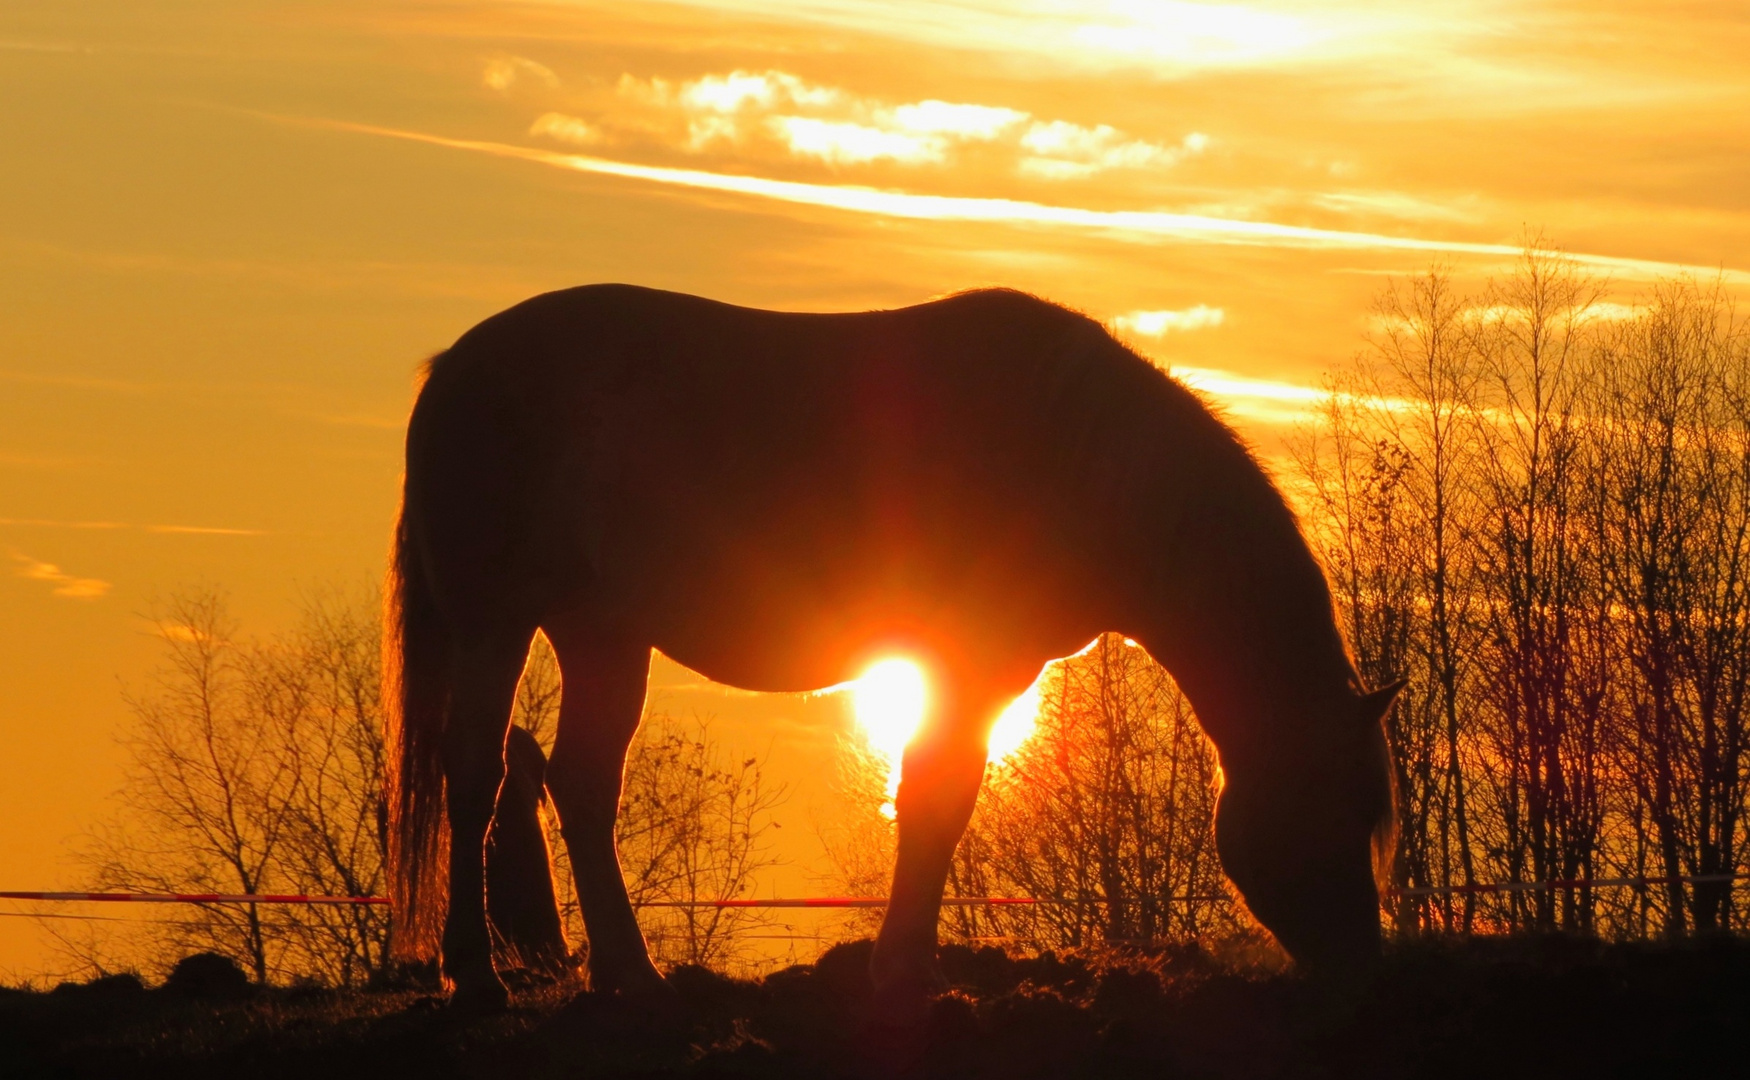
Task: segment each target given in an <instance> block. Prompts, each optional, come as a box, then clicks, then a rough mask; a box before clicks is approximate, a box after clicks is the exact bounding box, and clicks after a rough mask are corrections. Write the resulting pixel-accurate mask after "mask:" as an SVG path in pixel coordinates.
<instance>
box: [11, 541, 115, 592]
mask: <svg viewBox="0 0 1750 1080" xmlns="http://www.w3.org/2000/svg"><path fill="white" fill-rule="evenodd" d="M10 554H11V556H12V560H13V562H15V563H17V564H18V565H17V567H16V570H15V572H16V573H17V575H18V576H19V577H21V578H28V579H30V580H31V581H41V582H46V583H47V584H48V585H49V586H50V591H51V592H53V593H54V594H55V595H56V596H65V597H67V598H68V599H71V600H95V599H97V598H98V597H100V596H102V595H103V594H104V593H107V592H108V591H109V589H110V584H109V582H107V581H104V580H102V579H100V578H85V577H75V576H74V575H72V574H69V573H67V572H66V571H64V570H62V569H61V568H60V567H58V566H56V565H55V564H54V563H47V562H43V561H42V560H40V559H33V558H31V557H30V556H29V555H26V554H24V553H23V552H22V551H17V550H14V551H12V552H10Z"/></svg>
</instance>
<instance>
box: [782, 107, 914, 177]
mask: <svg viewBox="0 0 1750 1080" xmlns="http://www.w3.org/2000/svg"><path fill="white" fill-rule="evenodd" d="M771 126H772V130H773V131H775V132H777V134H778V136H779V137H780V138H782V139H783V140H784V143H785V144H786V145H787V146H788V147H789V148H790V152H791V153H793V154H796V155H798V156H801V157H813V158H819V159H820V160H822V161H825V162H828V163H829V164H833V165H859V164H862V163H863V162H866V161H879V160H881V159H887V160H890V161H897V162H900V163H901V164H905V165H917V164H921V163H923V162H926V161H941V160H942V158H943V156H944V154H945V153H946V150H947V147H946V144H945V143H944V141H943V140H941V139H937V138H931V137H929V136H927V135H926V136H920V135H913V134H911V133H910V132H905V131H885V130H883V129H881V128H877V127H868V126H866V125H864V124H853V123H847V122H840V121H833V120H816V119H813V118H811V117H806V116H774V117H772V119H771Z"/></svg>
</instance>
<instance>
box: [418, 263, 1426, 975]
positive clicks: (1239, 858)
mask: <svg viewBox="0 0 1750 1080" xmlns="http://www.w3.org/2000/svg"><path fill="white" fill-rule="evenodd" d="M406 451H407V459H406V472H405V477H404V484H403V492H402V504H401V510H400V518H399V522H398V524H397V526H396V530H395V535H394V544H393V547H394V551H393V559H392V567H391V570H390V576H389V582H388V595H389V598H390V610H389V612H388V619H387V630H386V651H385V655H386V669H387V675H388V679H389V681H388V690H389V692H388V697H389V699H390V701H389V706H388V710H387V711H388V712H389V714H390V719H391V722H390V733H391V737H392V744H391V745H392V747H393V749H392V754H393V757H392V762H391V772H392V777H391V787H392V792H391V800H390V801H391V817H392V822H391V846H392V855H391V862H392V878H393V893H392V896H393V899H394V903H395V909H394V910H395V912H396V924H395V938H394V940H395V943H396V949H397V950H398V952H399V953H401V954H402V955H406V956H423V957H430V956H431V954H432V953H433V952H441V957H442V970H443V972H444V974H445V976H446V978H447V979H448V980H449V981H450V984H451V986H452V987H453V991H452V998H451V1001H452V1004H455V1005H457V1006H461V1005H468V1006H470V1007H482V1008H496V1007H500V1006H502V1005H503V1004H504V1003H505V1001H506V991H505V988H504V985H503V983H502V982H501V981H500V979H499V978H498V976H497V974H496V973H495V972H494V970H493V966H492V958H491V948H490V943H489V939H488V931H487V924H486V913H485V910H484V907H483V888H482V868H481V867H482V857H481V851H482V841H483V838H484V837H485V835H486V831H487V828H488V826H489V824H490V822H491V820H492V817H493V808H494V800H495V798H496V796H497V792H498V789H499V786H500V783H501V781H502V779H503V777H504V768H505V767H504V744H505V732H506V729H507V727H508V725H509V717H510V712H511V703H512V698H513V696H514V694H515V691H516V686H517V680H518V677H519V674H520V672H521V670H522V667H523V664H524V660H525V656H526V654H527V651H528V648H529V645H530V642H531V640H532V638H533V636H534V634H535V633H536V632H537V630H539V631H541V632H543V633H545V634H546V636H547V638H548V639H549V641H550V642H551V644H552V646H553V649H554V651H555V652H556V654H557V656H558V661H559V666H560V673H561V678H562V703H561V707H560V717H559V725H558V733H557V736H556V741H555V744H554V746H553V750H552V754H551V759H550V762H549V764H548V769H547V775H546V781H547V787H548V790H549V792H550V793H551V796H552V799H553V802H554V804H555V806H556V808H557V810H558V814H559V821H560V828H561V832H562V835H563V836H564V839H565V843H566V847H567V849H568V850H569V852H570V857H571V862H572V866H573V869H574V872H575V874H576V886H577V899H578V903H579V905H580V907H581V909H582V915H583V921H584V926H585V931H586V933H587V935H588V939H589V961H588V975H589V979H590V985H591V986H592V987H593V988H595V989H597V990H600V991H604V992H610V993H617V994H623V995H631V996H634V997H639V996H644V995H650V996H653V997H654V996H656V995H661V994H662V993H663V992H664V991H665V990H666V986H665V984H664V982H663V979H662V976H661V975H660V974H659V973H658V972H657V970H656V969H655V967H654V966H653V965H652V963H651V961H650V958H649V956H648V953H647V951H646V947H645V942H644V939H643V937H642V935H641V934H640V932H639V928H638V923H637V920H636V918H635V917H634V913H633V909H632V905H631V903H630V901H629V900H628V897H627V892H626V887H625V883H624V881H623V880H622V878H621V873H620V867H619V864H618V859H617V855H616V851H615V846H614V822H615V814H616V810H617V806H618V799H619V794H620V783H621V772H622V769H623V763H624V759H625V754H626V751H627V747H628V745H629V743H630V740H631V739H632V737H633V734H634V732H635V731H636V729H637V727H638V724H639V720H640V717H641V715H642V711H643V705H644V700H645V695H646V683H647V679H648V672H649V666H650V657H651V650H652V649H660V650H661V651H662V652H663V653H665V654H667V655H668V656H669V657H671V658H672V659H674V660H676V661H678V662H679V663H681V664H684V665H685V666H687V667H689V668H691V669H693V670H695V671H697V672H700V673H702V674H704V675H706V676H708V677H709V678H711V679H713V680H715V681H718V682H721V683H727V684H730V685H732V686H736V687H741V688H744V689H749V690H756V691H798V690H808V689H813V688H817V687H823V686H827V685H830V684H836V683H839V682H842V681H844V680H846V679H847V678H850V677H852V676H854V675H855V674H856V673H858V672H859V671H860V670H861V669H862V668H863V666H864V665H866V664H868V663H869V662H871V661H873V660H875V659H877V658H881V657H885V656H890V655H893V654H896V653H897V654H903V655H905V656H908V657H910V658H913V659H914V660H916V661H917V662H918V663H919V665H920V666H921V667H922V668H923V669H924V671H925V673H926V675H927V677H928V680H929V683H930V686H931V688H932V689H931V696H930V703H929V706H928V713H927V716H926V718H925V720H924V722H923V724H922V725H921V727H920V729H919V732H918V734H917V735H915V736H914V738H913V740H912V742H911V744H910V745H909V746H907V747H906V748H905V751H904V753H903V757H902V762H901V768H902V776H903V780H902V782H901V784H900V787H899V791H898V794H897V797H896V799H895V815H896V819H897V821H896V827H897V830H898V837H897V854H896V859H895V865H894V871H893V878H892V887H891V893H890V897H889V903H888V906H887V909H886V914H885V917H884V919H883V921H882V923H881V928H880V931H879V933H878V935H877V938H876V943H875V947H874V950H873V953H872V959H871V968H870V971H871V978H872V980H873V985H874V987H875V989H876V992H877V995H878V998H877V1000H878V1001H885V1002H889V1003H892V1002H905V1001H917V1000H927V998H928V995H929V994H930V993H931V992H932V991H933V990H935V989H937V988H939V986H940V985H941V984H940V976H939V974H938V971H937V968H936V957H935V949H936V925H937V919H938V915H939V909H940V904H941V900H942V894H943V889H944V887H945V884H946V877H947V872H948V868H949V863H950V860H951V858H952V854H953V851H954V848H955V845H956V844H957V843H958V840H959V837H960V836H961V834H962V832H963V831H964V829H965V827H966V825H967V823H968V821H969V819H970V817H971V814H972V810H973V805H974V802H975V800H976V798H977V795H978V790H979V786H980V783H981V781H982V778H983V775H984V769H985V758H986V740H987V738H988V733H989V731H990V729H991V727H992V725H993V723H994V721H995V720H996V718H997V716H998V715H999V713H1000V712H1001V711H1002V709H1003V708H1004V707H1005V706H1006V705H1008V703H1009V702H1010V701H1011V700H1013V699H1014V698H1015V697H1016V696H1017V695H1019V694H1021V693H1023V692H1024V691H1025V690H1026V689H1027V688H1028V687H1029V686H1030V685H1031V684H1032V683H1033V681H1034V680H1035V678H1036V677H1037V676H1038V675H1039V674H1040V672H1041V671H1042V670H1043V667H1044V665H1045V664H1046V663H1048V662H1049V661H1050V660H1052V659H1054V658H1057V657H1063V656H1066V655H1069V654H1072V653H1074V652H1075V651H1076V650H1077V649H1079V648H1081V647H1082V646H1084V645H1085V644H1086V643H1087V642H1088V641H1089V640H1091V639H1093V638H1095V637H1096V636H1098V634H1100V633H1101V632H1104V631H1115V632H1120V633H1123V634H1124V635H1125V636H1127V637H1129V638H1131V639H1132V640H1134V641H1136V642H1138V643H1139V644H1141V645H1142V646H1143V647H1144V648H1145V649H1146V650H1147V651H1148V652H1149V653H1150V654H1151V655H1152V656H1153V657H1155V658H1156V659H1157V660H1158V661H1160V662H1161V663H1162V664H1164V665H1165V666H1166V668H1167V669H1168V670H1169V671H1170V673H1171V674H1172V675H1173V676H1174V678H1175V680H1176V681H1177V682H1178V684H1179V686H1180V687H1181V688H1182V690H1183V691H1184V693H1185V694H1186V695H1187V696H1188V698H1189V700H1190V702H1191V704H1192V706H1193V708H1194V710H1195V712H1196V715H1197V717H1198V720H1199V722H1200V723H1201V725H1202V726H1203V728H1204V730H1205V731H1206V733H1207V734H1208V735H1209V736H1210V738H1211V740H1212V741H1213V743H1214V745H1215V747H1216V749H1217V751H1218V753H1219V756H1220V762H1221V769H1222V774H1223V776H1224V782H1223V785H1222V788H1221V792H1220V795H1219V798H1218V802H1217V815H1216V847H1217V851H1218V854H1219V856H1220V859H1221V864H1222V867H1223V869H1224V871H1225V873H1226V874H1227V876H1228V878H1229V880H1230V881H1231V882H1232V883H1233V884H1234V886H1235V887H1236V888H1237V889H1238V891H1239V893H1240V895H1241V897H1242V898H1243V899H1244V901H1245V903H1246V905H1247V907H1248V908H1249V909H1250V911H1251V913H1252V914H1253V916H1254V917H1255V918H1256V919H1257V920H1258V921H1259V922H1260V923H1262V925H1263V926H1264V927H1265V928H1267V929H1268V930H1269V931H1270V932H1271V933H1273V934H1274V935H1275V937H1276V939H1277V941H1278V942H1279V943H1280V944H1281V945H1282V946H1283V947H1284V949H1285V950H1286V951H1287V953H1288V954H1289V955H1290V957H1292V958H1293V960H1294V961H1296V962H1297V963H1298V964H1300V965H1302V966H1304V967H1305V968H1306V969H1307V970H1308V971H1311V972H1313V973H1315V974H1318V973H1326V974H1332V975H1335V974H1338V973H1356V972H1364V971H1366V970H1369V969H1370V968H1371V967H1372V966H1373V965H1375V964H1376V963H1377V960H1378V958H1379V955H1380V949H1381V942H1380V924H1379V893H1378V885H1377V880H1376V876H1375V875H1376V872H1378V870H1379V868H1380V866H1381V865H1382V864H1383V860H1384V859H1385V858H1386V854H1385V853H1386V852H1387V851H1388V850H1389V848H1390V834H1391V829H1392V823H1393V793H1392V782H1391V772H1390V768H1389V762H1388V757H1387V749H1386V742H1385V736H1384V730H1383V719H1384V716H1385V713H1386V711H1387V709H1388V708H1389V707H1390V704H1391V701H1392V698H1393V696H1394V695H1395V694H1396V692H1397V687H1396V686H1388V687H1385V688H1382V689H1377V690H1369V689H1368V688H1366V687H1364V686H1363V685H1362V682H1361V680H1360V678H1359V676H1358V674H1357V671H1356V667H1355V664H1354V662H1353V660H1352V658H1351V655H1350V652H1349V650H1348V647H1347V645H1346V642H1345V640H1344V637H1343V633H1342V631H1341V629H1340V627H1339V626H1338V624H1337V621H1336V618H1335V615H1334V610H1333V605H1332V600H1331V594H1330V590H1329V587H1328V585H1327V583H1326V580H1325V578H1324V575H1323V573H1322V571H1321V569H1320V567H1319V564H1318V562H1317V560H1316V558H1315V556H1314V555H1313V554H1312V552H1311V550H1310V549H1309V547H1308V545H1307V544H1306V542H1305V540H1304V538H1303V537H1302V535H1301V533H1300V530H1299V527H1298V525H1297V523H1296V520H1295V517H1294V514H1293V513H1292V511H1291V509H1290V508H1289V506H1288V504H1287V503H1286V501H1285V500H1284V498H1283V496H1282V495H1281V494H1280V492H1279V491H1278V490H1277V488H1276V487H1275V486H1274V485H1273V483H1272V481H1271V479H1270V477H1269V476H1268V474H1267V473H1266V471H1265V470H1264V469H1263V468H1262V467H1261V466H1260V465H1259V463H1258V462H1257V460H1256V459H1255V458H1254V456H1253V455H1252V454H1251V452H1250V451H1249V449H1248V448H1247V446H1246V445H1245V444H1244V442H1243V441H1242V440H1241V439H1240V438H1239V437H1238V436H1237V435H1236V434H1235V433H1234V432H1233V431H1232V430H1231V429H1230V428H1229V427H1228V426H1227V425H1226V424H1225V423H1224V422H1223V421H1222V420H1221V419H1220V418H1218V417H1217V416H1216V415H1215V414H1214V413H1213V412H1212V411H1211V409H1210V408H1209V407H1208V406H1207V405H1206V404H1205V403H1204V402H1203V401H1202V400H1201V399H1200V398H1199V397H1198V396H1197V395H1196V394H1195V393H1194V392H1193V391H1191V390H1190V389H1188V388H1187V387H1185V386H1183V385H1182V384H1180V383H1179V382H1177V381H1175V380H1174V379H1172V378H1171V377H1169V376H1168V375H1167V374H1166V373H1165V372H1163V371H1162V370H1160V369H1159V368H1157V367H1156V366H1154V365H1153V364H1150V363H1149V362H1148V361H1146V360H1145V359H1143V358H1142V357H1141V356H1139V355H1138V354H1137V353H1136V352H1134V351H1133V350H1131V349H1130V348H1128V347H1126V346H1125V345H1124V344H1123V343H1122V342H1120V341H1119V340H1117V339H1116V338H1115V337H1114V336H1113V335H1112V334H1111V333H1109V332H1108V331H1107V330H1106V329H1105V328H1104V327H1103V326H1102V325H1101V324H1100V323H1098V322H1096V321H1095V320H1093V319H1091V318H1088V317H1086V316H1084V315H1082V314H1079V313H1077V312H1075V311H1072V310H1069V309H1067V308H1064V307H1061V306H1058V305H1056V304H1052V303H1049V302H1047V301H1045V300H1042V299H1039V298H1036V297H1033V296H1031V295H1028V294H1026V293H1022V292H1016V291H1012V290H1004V289H983V290H975V291H970V292H964V293H959V294H955V295H951V296H948V297H946V298H942V299H938V300H934V301H931V302H928V303H923V304H919V305H916V306H912V307H905V308H898V309H891V310H877V311H866V312H844V313H801V312H777V311H766V310H759V309H754V308H746V307H739V306H734V305H730V304H725V303H720V302H716V301H713V300H709V299H704V298H701V297H696V296H689V295H683V294H679V293H674V292H665V291H659V290H654V289H648V288H640V287H635V286H630V285H606V284H604V285H589V286H583V287H579V288H574V289H569V290H563V291H558V292H552V293H547V294H545V295H541V296H537V297H535V298H533V299H530V300H527V301H525V302H523V303H521V304H518V305H516V306H514V307H512V308H509V309H508V310H505V311H503V312H500V313H499V314H497V315H494V316H491V317H490V318H488V319H486V320H485V321H483V322H481V323H480V324H479V325H477V326H475V327H474V328H472V329H471V330H469V331H467V332H466V333H465V334H463V335H462V337H461V338H460V339H458V340H457V341H456V343H455V344H454V345H453V346H451V347H450V348H449V349H448V350H446V351H444V352H443V353H441V354H439V355H438V356H437V357H435V358H434V359H433V360H432V361H430V362H429V364H428V366H427V368H426V372H425V379H424V382H423V385H422V386H421V388H420V390H419V392H418V395H417V399H416V401H415V403H414V406H413V411H412V415H411V417H410V419H409V423H408V429H407V442H406ZM446 848H447V851H446ZM446 866H447V877H446V876H445V874H444V870H445V868H446ZM446 889H447V894H448V907H447V914H445V915H444V917H443V919H442V922H441V935H440V927H439V913H440V911H442V910H443V904H444V898H445V892H446Z"/></svg>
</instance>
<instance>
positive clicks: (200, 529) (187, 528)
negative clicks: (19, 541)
mask: <svg viewBox="0 0 1750 1080" xmlns="http://www.w3.org/2000/svg"><path fill="white" fill-rule="evenodd" d="M0 525H17V526H25V527H30V528H39V529H96V530H101V531H110V530H134V531H138V532H147V533H158V534H168V535H187V536H266V535H267V532H266V530H264V529H231V528H225V527H223V526H219V525H136V524H133V523H131V522H126V521H56V520H53V519H51V518H0Z"/></svg>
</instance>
